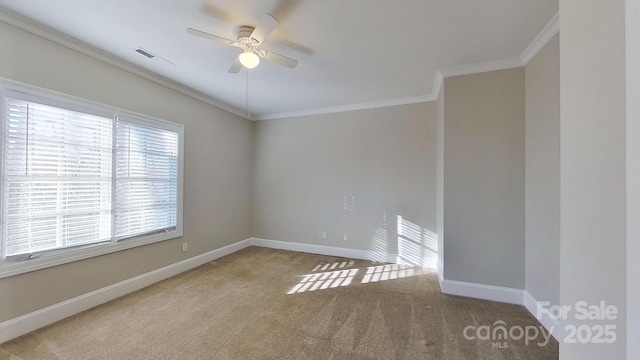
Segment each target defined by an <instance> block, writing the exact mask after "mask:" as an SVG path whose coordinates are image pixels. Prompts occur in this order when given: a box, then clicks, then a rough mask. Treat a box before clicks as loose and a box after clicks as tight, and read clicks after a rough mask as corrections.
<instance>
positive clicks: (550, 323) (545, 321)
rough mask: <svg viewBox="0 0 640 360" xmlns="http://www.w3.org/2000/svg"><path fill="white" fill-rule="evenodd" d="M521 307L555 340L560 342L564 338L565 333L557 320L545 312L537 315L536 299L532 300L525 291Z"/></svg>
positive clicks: (531, 296)
mask: <svg viewBox="0 0 640 360" xmlns="http://www.w3.org/2000/svg"><path fill="white" fill-rule="evenodd" d="M523 305H524V307H525V308H526V309H527V310H529V312H530V313H531V315H533V316H535V318H536V319H538V321H540V323H541V324H542V326H544V328H545V329H547V331H548V332H550V333H551V335H553V337H554V338H555V339H556V340H558V341H561V339H564V338H565V337H566V335H567V334H566V331H565V330H564V328H563V327H562V324H560V321H558V319H556V318H554V317H552V316H551V315H550V314H549V313H547V312H541V313H538V300H536V298H534V297H533V295H531V294H530V293H529V292H528V291H527V290H525V291H524V298H523ZM552 305H555V304H552Z"/></svg>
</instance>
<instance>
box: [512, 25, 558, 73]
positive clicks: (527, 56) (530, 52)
mask: <svg viewBox="0 0 640 360" xmlns="http://www.w3.org/2000/svg"><path fill="white" fill-rule="evenodd" d="M559 31H560V17H559V13H556V14H555V15H554V16H553V18H551V20H550V21H549V22H548V23H547V25H546V26H545V27H544V28H543V29H542V31H540V33H539V34H538V36H536V38H535V39H533V41H532V42H531V44H529V46H528V47H527V48H526V49H525V50H524V51H523V52H522V54H521V55H520V61H522V64H523V65H527V64H528V63H529V61H531V59H533V58H534V57H535V56H536V55H538V53H539V52H540V50H542V49H543V48H544V47H545V45H547V43H549V41H551V39H553V37H554V36H556V34H557V33H558V32H559Z"/></svg>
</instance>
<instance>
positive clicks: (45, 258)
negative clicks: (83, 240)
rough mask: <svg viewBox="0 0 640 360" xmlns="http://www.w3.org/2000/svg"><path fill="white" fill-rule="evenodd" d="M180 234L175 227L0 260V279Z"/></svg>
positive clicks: (176, 236)
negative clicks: (36, 254)
mask: <svg viewBox="0 0 640 360" xmlns="http://www.w3.org/2000/svg"><path fill="white" fill-rule="evenodd" d="M181 236H182V229H176V230H173V231H169V232H166V233H159V234H153V235H147V236H144V237H140V238H132V239H126V240H122V241H121V242H118V243H116V244H110V243H109V244H101V245H88V246H86V247H81V248H77V249H70V250H67V251H62V252H56V253H48V254H47V253H45V254H41V255H40V256H39V257H36V258H34V259H30V260H22V261H19V260H16V259H10V260H0V279H2V278H6V277H10V276H15V275H19V274H24V273H28V272H31V271H36V270H42V269H46V268H49V267H53V266H58V265H62V264H67V263H70V262H74V261H79V260H84V259H89V258H92V257H95V256H100V255H106V254H110V253H114V252H117V251H122V250H126V249H131V248H134V247H138V246H143V245H148V244H153V243H156V242H160V241H165V240H169V239H174V238H178V237H181Z"/></svg>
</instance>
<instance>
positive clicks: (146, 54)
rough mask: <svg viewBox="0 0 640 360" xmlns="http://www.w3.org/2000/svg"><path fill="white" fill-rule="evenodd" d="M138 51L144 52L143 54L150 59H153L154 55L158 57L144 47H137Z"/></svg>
mask: <svg viewBox="0 0 640 360" xmlns="http://www.w3.org/2000/svg"><path fill="white" fill-rule="evenodd" d="M136 52H137V53H139V54H142V55H144V56H146V57H148V58H149V59H153V58H154V57H156V56H155V55H153V54H152V53H150V52H148V51H146V50H145V49H143V48H137V49H136Z"/></svg>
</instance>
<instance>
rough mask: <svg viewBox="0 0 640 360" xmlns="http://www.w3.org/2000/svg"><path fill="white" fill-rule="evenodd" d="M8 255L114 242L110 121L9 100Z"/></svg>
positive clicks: (5, 193)
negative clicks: (112, 230)
mask: <svg viewBox="0 0 640 360" xmlns="http://www.w3.org/2000/svg"><path fill="white" fill-rule="evenodd" d="M5 111H6V113H5V122H4V159H3V160H4V184H3V190H4V191H3V217H2V220H3V221H2V230H3V241H2V245H3V252H2V253H3V254H4V256H13V255H20V254H27V253H34V252H38V251H44V250H52V249H62V248H68V247H73V246H78V245H86V244H92V243H99V242H104V241H109V240H110V238H111V225H112V223H111V221H112V220H111V216H112V215H111V204H112V201H111V200H112V185H111V184H112V141H113V137H112V122H113V120H112V119H109V118H104V117H99V116H95V115H90V114H85V113H81V112H76V111H70V110H65V109H60V108H56V107H52V106H47V105H42V104H38V103H34V102H27V101H23V100H18V99H11V98H7V99H6V106H5Z"/></svg>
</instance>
